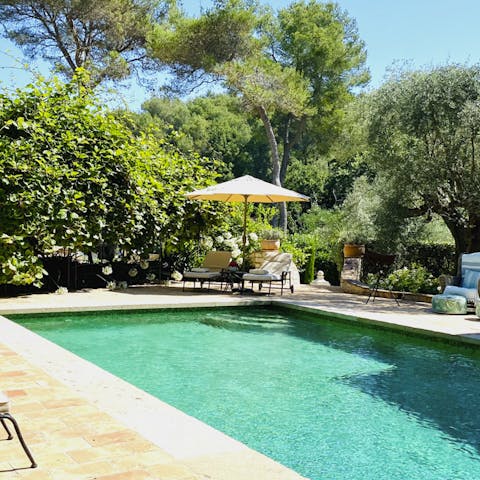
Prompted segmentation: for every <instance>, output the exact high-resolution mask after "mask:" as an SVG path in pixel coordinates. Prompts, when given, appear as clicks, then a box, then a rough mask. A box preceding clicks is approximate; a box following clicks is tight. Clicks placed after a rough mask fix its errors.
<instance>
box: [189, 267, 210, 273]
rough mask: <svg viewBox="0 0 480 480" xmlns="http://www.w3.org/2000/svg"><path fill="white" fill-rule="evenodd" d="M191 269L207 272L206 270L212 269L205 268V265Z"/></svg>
mask: <svg viewBox="0 0 480 480" xmlns="http://www.w3.org/2000/svg"><path fill="white" fill-rule="evenodd" d="M191 271H192V272H197V273H206V272H209V271H210V270H209V269H208V268H205V267H194V268H192V270H191Z"/></svg>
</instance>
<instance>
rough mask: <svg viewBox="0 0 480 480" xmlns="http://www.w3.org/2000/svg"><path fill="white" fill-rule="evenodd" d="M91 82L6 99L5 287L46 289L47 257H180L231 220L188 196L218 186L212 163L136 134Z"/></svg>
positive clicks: (0, 111)
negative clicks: (105, 252)
mask: <svg viewBox="0 0 480 480" xmlns="http://www.w3.org/2000/svg"><path fill="white" fill-rule="evenodd" d="M85 83H86V82H85V81H84V80H83V78H77V77H74V79H73V81H72V82H70V83H68V84H63V83H61V82H59V81H57V80H53V81H49V82H46V81H39V82H38V83H37V84H34V85H30V86H28V87H26V88H25V89H23V90H17V91H16V93H15V95H13V96H8V95H6V94H2V95H0V203H1V205H2V209H0V223H1V225H2V231H3V237H2V238H3V241H2V243H0V248H1V251H0V259H1V261H2V263H1V265H0V268H1V276H0V283H9V282H11V283H39V281H40V278H41V272H42V267H41V263H40V262H38V257H39V256H41V255H45V254H47V255H48V254H52V253H54V252H56V251H58V250H62V251H70V252H74V251H82V252H89V251H93V252H95V251H96V250H97V249H98V248H99V247H100V246H101V245H105V244H106V245H111V246H117V247H119V248H121V249H122V250H124V251H127V252H130V251H137V252H138V253H148V252H149V251H150V252H151V251H159V250H160V251H161V250H162V249H164V250H168V251H172V250H175V249H177V250H178V249H179V247H180V244H181V243H185V242H189V241H190V242H194V239H195V238H198V235H199V233H198V232H199V231H200V230H201V229H202V228H203V227H204V226H206V225H215V224H217V223H218V222H219V221H220V219H221V217H222V207H221V206H215V207H213V206H210V205H201V206H199V205H198V203H197V202H191V201H187V200H186V198H185V197H184V193H186V192H187V191H191V190H193V189H195V188H196V187H198V186H199V185H200V184H203V185H206V184H208V183H211V182H212V181H213V178H214V177H215V173H214V172H213V171H212V170H211V166H210V167H209V168H207V167H206V165H205V161H204V160H202V159H201V158H199V157H198V156H195V155H191V156H181V155H180V154H179V153H178V152H176V151H174V150H172V149H167V148H164V147H162V145H160V144H159V143H158V141H157V140H156V139H155V138H154V137H152V136H147V135H142V136H140V137H138V138H136V137H134V136H133V135H132V134H131V132H130V131H129V130H128V129H126V128H125V127H124V126H123V125H122V124H120V123H119V122H118V121H116V120H115V119H114V118H113V116H112V115H109V114H108V113H106V112H104V111H102V109H101V108H100V107H98V105H97V104H96V103H95V101H94V99H93V98H92V96H91V95H90V93H89V92H88V91H87V90H86V89H85V88H84V87H83V86H82V85H84V84H85ZM213 166H214V165H213ZM190 226H193V227H190Z"/></svg>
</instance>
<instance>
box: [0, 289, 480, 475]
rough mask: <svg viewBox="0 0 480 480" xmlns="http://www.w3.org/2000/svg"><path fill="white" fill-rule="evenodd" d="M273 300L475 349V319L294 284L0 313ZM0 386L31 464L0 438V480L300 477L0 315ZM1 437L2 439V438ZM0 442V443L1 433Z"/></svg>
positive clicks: (95, 295) (124, 296) (59, 303)
mask: <svg viewBox="0 0 480 480" xmlns="http://www.w3.org/2000/svg"><path fill="white" fill-rule="evenodd" d="M258 303H264V304H265V303H266V304H271V303H274V304H276V303H279V304H285V306H287V305H288V306H289V307H290V308H297V309H302V310H304V309H307V310H320V311H323V312H329V313H331V314H334V315H335V316H337V317H342V318H344V319H346V320H351V321H356V322H367V323H372V324H377V325H381V326H387V327H389V328H395V329H402V330H405V331H413V332H417V333H420V334H424V335H429V336H438V337H443V338H448V339H449V340H450V341H458V342H468V343H473V344H478V345H480V321H479V319H478V318H477V317H475V316H473V315H466V316H462V315H460V316H458V315H457V316H449V315H435V314H433V313H432V312H431V310H430V306H429V305H428V304H422V303H407V302H401V305H400V306H397V305H396V304H395V302H394V301H393V300H389V299H376V300H375V302H374V303H369V304H368V305H365V298H364V297H359V296H355V295H347V294H343V293H341V292H339V291H338V290H336V289H330V290H321V289H315V288H311V287H302V288H301V289H299V291H298V292H297V293H295V294H294V295H290V294H286V295H284V296H283V297H279V296H278V295H275V296H272V297H266V296H238V295H229V294H227V295H226V294H216V293H203V292H199V291H195V292H192V291H189V292H182V291H181V289H179V288H159V287H138V288H129V289H128V290H126V291H124V292H110V291H107V290H92V291H85V292H75V293H68V294H66V295H54V294H51V295H30V296H25V297H18V298H9V299H6V298H2V299H0V314H2V315H8V314H9V313H29V312H30V313H34V312H48V311H51V312H53V311H72V310H81V311H85V310H100V309H132V308H161V307H166V308H178V307H187V306H190V307H200V306H230V305H248V304H258ZM0 331H1V339H0V359H1V361H0V388H1V389H2V390H3V391H5V392H6V393H7V394H8V395H9V396H10V398H11V403H12V406H11V410H12V413H13V415H14V416H15V418H16V419H17V420H18V422H19V423H20V427H21V428H22V431H23V433H24V436H25V439H26V441H27V444H28V445H29V447H30V448H31V450H32V453H33V455H34V457H35V459H36V460H37V463H38V464H39V467H38V468H37V469H30V468H28V467H29V462H28V460H27V458H26V456H25V455H24V453H23V451H22V450H21V448H20V446H19V444H18V441H17V440H16V439H14V440H13V441H3V440H0V446H1V448H0V479H1V478H5V479H14V478H29V479H38V480H44V479H45V480H46V479H48V480H64V479H65V480H66V479H72V480H83V479H85V480H86V479H99V480H129V479H132V480H143V479H148V480H152V479H156V480H157V479H165V480H193V479H195V480H200V479H202V480H206V479H215V480H227V479H228V480H237V479H238V480H240V479H245V480H246V479H248V480H251V479H256V480H263V479H264V480H274V479H275V480H283V479H285V480H290V479H291V480H294V479H296V480H298V479H301V478H302V477H300V476H299V475H298V474H296V473H295V472H293V471H291V470H289V469H287V468H285V467H283V466H281V465H280V464H278V463H276V462H274V461H273V460H271V459H269V458H267V457H265V456H263V455H261V454H259V453H257V452H254V451H253V450H251V449H249V448H248V447H246V446H245V445H243V444H241V443H239V442H237V441H235V440H233V439H231V438H229V437H227V436H226V435H224V434H222V433H220V432H218V431H216V430H214V429H213V428H211V427H209V426H207V425H205V424H203V423H201V422H199V421H198V420H196V419H194V418H192V417H189V416H188V415H186V414H184V413H182V412H180V411H178V410H176V409H175V408H173V407H171V406H169V405H167V404H165V403H163V402H161V401H160V400H158V399H156V398H154V397H152V396H150V395H148V394H147V393H145V392H143V391H141V390H139V389H137V388H136V387H134V386H132V385H130V384H128V383H126V382H124V381H122V380H120V379H118V378H117V377H114V376H113V375H111V374H109V373H107V372H105V371H103V370H102V369H100V368H98V367H96V366H95V365H92V364H91V363H89V362H87V361H85V360H83V359H80V358H78V357H76V356H75V355H73V354H71V353H70V352H67V351H65V350H63V349H62V348H60V347H58V346H56V345H54V344H52V343H50V342H48V341H47V340H45V339H43V338H40V337H38V336H37V335H36V334H34V333H32V332H29V331H28V330H25V329H24V328H23V327H20V326H19V325H17V324H15V323H13V322H11V321H9V320H7V319H6V318H4V317H0ZM0 435H1V434H0ZM1 438H4V437H1Z"/></svg>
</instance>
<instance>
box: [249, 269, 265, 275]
mask: <svg viewBox="0 0 480 480" xmlns="http://www.w3.org/2000/svg"><path fill="white" fill-rule="evenodd" d="M249 273H253V274H254V275H268V274H269V273H270V272H269V271H268V270H265V269H263V268H252V269H251V270H250V272H249Z"/></svg>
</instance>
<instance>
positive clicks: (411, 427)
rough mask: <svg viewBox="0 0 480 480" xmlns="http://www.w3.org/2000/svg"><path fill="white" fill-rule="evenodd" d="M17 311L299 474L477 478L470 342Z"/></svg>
mask: <svg viewBox="0 0 480 480" xmlns="http://www.w3.org/2000/svg"><path fill="white" fill-rule="evenodd" d="M12 319H13V320H15V321H17V322H18V323H21V324H22V325H24V326H26V327H28V328H29V329H31V330H33V331H35V332H37V333H39V334H40V335H42V336H44V337H46V338H48V339H50V340H52V341H53V342H55V343H57V344H59V345H61V346H63V347H65V348H67V349H68V350H71V351H73V352H75V353H76V354H78V355H80V356H81V357H84V358H86V359H88V360H90V361H92V362H94V363H96V364H97V365H100V366H101V367H103V368H104V369H106V370H108V371H110V372H112V373H114V374H115V375H117V376H119V377H121V378H124V379H125V380H127V381H129V382H131V383H133V384H135V385H137V386H138V387H140V388H142V389H144V390H146V391H147V392H150V393H151V394H153V395H155V396H157V397H158V398H160V399H162V400H164V401H166V402H168V403H170V404H172V405H175V406H176V407H178V408H180V409H181V410H183V411H185V412H187V413H189V414H191V415H193V416H195V417H197V418H199V419H201V420H203V421H205V422H207V423H208V424H210V425H212V426H214V427H216V428H217V429H219V430H222V431H223V432H225V433H227V434H229V435H231V436H233V437H235V438H237V439H239V440H241V441H242V442H244V443H246V444H247V445H249V446H250V447H252V448H254V449H256V450H258V451H261V452H263V453H265V454H266V455H268V456H270V457H272V458H274V459H276V460H277V461H279V462H281V463H283V464H284V465H287V466H289V467H291V468H293V469H294V470H296V471H297V472H299V473H301V474H302V475H304V476H306V477H309V478H312V479H315V480H320V479H321V480H327V479H328V480H331V479H338V480H359V479H361V480H377V479H388V480H400V479H401V480H463V479H465V480H467V479H468V480H471V479H475V478H480V356H479V355H477V354H476V353H475V351H474V350H471V349H467V348H462V347H457V346H451V345H444V344H442V343H438V342H433V341H432V342H430V341H428V340H423V339H417V338H415V337H408V336H403V335H400V334H396V333H390V332H387V331H380V330H375V329H370V328H366V327H362V326H356V325H349V324H344V323H337V322H332V321H328V320H322V319H320V320H315V321H312V317H310V318H309V317H305V316H304V315H303V314H299V313H295V312H292V311H286V310H285V311H274V310H273V311H272V310H268V309H255V308H248V309H246V308H235V309H206V310H205V309H199V310H183V311H178V310H177V311H166V310H164V311H157V312H152V311H150V312H148V311H140V312H110V313H96V314H95V315H92V314H83V315H75V314H73V315H72V314H66V315H61V316H60V315H56V316H38V317H33V316H29V317H18V316H16V317H12ZM252 478H253V477H252Z"/></svg>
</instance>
